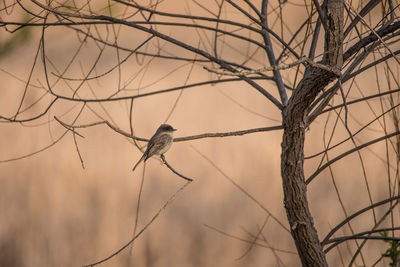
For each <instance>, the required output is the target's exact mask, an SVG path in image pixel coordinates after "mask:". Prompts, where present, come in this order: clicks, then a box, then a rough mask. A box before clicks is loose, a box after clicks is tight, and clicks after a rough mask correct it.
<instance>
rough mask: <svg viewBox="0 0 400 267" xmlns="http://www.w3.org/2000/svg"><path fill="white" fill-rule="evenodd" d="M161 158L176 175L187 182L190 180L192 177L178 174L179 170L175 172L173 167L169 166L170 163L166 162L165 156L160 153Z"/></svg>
mask: <svg viewBox="0 0 400 267" xmlns="http://www.w3.org/2000/svg"><path fill="white" fill-rule="evenodd" d="M161 160H162V161H163V162H164V164H165V165H167V167H168V169H170V170H171V171H172V172H173V173H175V174H176V175H178V176H179V177H181V178H183V179H185V180H186V181H188V182H192V181H193V179H191V178H189V177H186V176H184V175H182V174H180V173H179V172H177V171H176V170H175V169H174V168H172V167H171V165H169V164H168V162H167V161H166V160H165V156H164V155H161Z"/></svg>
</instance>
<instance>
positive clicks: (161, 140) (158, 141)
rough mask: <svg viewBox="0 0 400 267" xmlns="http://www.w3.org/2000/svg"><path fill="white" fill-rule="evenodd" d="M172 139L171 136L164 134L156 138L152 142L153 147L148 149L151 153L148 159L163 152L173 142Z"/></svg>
mask: <svg viewBox="0 0 400 267" xmlns="http://www.w3.org/2000/svg"><path fill="white" fill-rule="evenodd" d="M152 139H153V138H152ZM171 139H172V138H171V136H170V135H169V134H162V135H159V136H157V137H156V138H154V140H152V141H153V142H151V145H150V146H149V148H148V151H149V153H148V155H147V158H146V159H148V158H150V157H151V156H153V155H154V154H157V152H159V151H160V150H162V148H164V147H165V146H166V145H168V143H170V142H171V141H172V140H171ZM149 143H150V142H149Z"/></svg>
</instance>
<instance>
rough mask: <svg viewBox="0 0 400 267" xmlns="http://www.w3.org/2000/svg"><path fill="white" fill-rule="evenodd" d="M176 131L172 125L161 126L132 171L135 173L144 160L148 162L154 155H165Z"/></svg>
mask: <svg viewBox="0 0 400 267" xmlns="http://www.w3.org/2000/svg"><path fill="white" fill-rule="evenodd" d="M174 131H176V129H174V128H172V126H171V125H169V124H161V125H160V127H158V129H157V131H156V133H155V134H154V135H153V136H152V137H151V139H150V141H149V143H148V144H147V148H146V151H145V152H144V153H143V156H142V157H141V158H140V159H139V161H138V162H137V163H136V164H135V166H134V167H133V169H132V171H134V170H135V169H136V167H137V166H138V165H139V163H140V162H142V161H143V160H144V161H145V162H146V160H147V159H148V158H150V157H152V156H153V155H163V154H164V153H165V152H167V151H168V149H169V148H170V147H171V145H172V142H173V140H174Z"/></svg>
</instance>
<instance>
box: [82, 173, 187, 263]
mask: <svg viewBox="0 0 400 267" xmlns="http://www.w3.org/2000/svg"><path fill="white" fill-rule="evenodd" d="M190 182H191V181H188V182H187V183H185V184H184V185H183V186H181V188H179V189H178V191H176V192H175V193H174V194H173V195H172V196H171V197H170V198H169V199H168V200H167V202H165V204H164V205H163V206H162V207H161V208H160V209H159V210H158V212H157V213H156V214H155V215H154V216H153V218H151V220H150V221H149V222H148V223H147V224H146V225H145V226H144V227H143V228H142V229H141V230H140V231H139V232H138V233H137V234H136V235H135V236H134V237H133V238H132V239H131V240H129V241H128V242H127V243H126V244H125V245H123V246H122V247H121V248H120V249H118V250H117V251H115V252H114V253H112V254H111V255H110V256H108V257H106V258H104V259H102V260H99V261H97V262H94V263H90V264H88V265H84V266H83V267H90V266H95V265H98V264H100V263H103V262H106V261H108V260H109V259H111V258H112V257H114V256H116V255H118V254H119V253H120V252H121V251H123V250H124V249H126V248H127V247H128V246H129V245H131V244H132V243H133V242H134V241H135V240H136V239H137V238H138V237H139V236H140V235H141V234H142V233H143V232H144V231H145V230H146V229H147V228H148V227H149V226H150V225H151V224H152V223H153V222H154V220H155V219H157V217H158V216H159V215H160V213H161V212H162V211H163V210H165V208H166V207H167V206H168V205H169V204H171V203H172V201H173V200H174V199H175V198H176V196H177V195H178V194H179V193H180V192H181V191H182V190H183V189H184V188H185V187H186V186H188V185H189V184H190Z"/></svg>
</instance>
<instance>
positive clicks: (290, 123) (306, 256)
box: [281, 0, 344, 267]
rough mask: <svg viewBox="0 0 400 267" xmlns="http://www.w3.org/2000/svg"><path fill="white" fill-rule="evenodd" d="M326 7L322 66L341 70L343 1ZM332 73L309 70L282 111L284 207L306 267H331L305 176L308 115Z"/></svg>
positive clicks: (329, 0)
mask: <svg viewBox="0 0 400 267" xmlns="http://www.w3.org/2000/svg"><path fill="white" fill-rule="evenodd" d="M324 6H325V19H326V24H325V25H326V27H327V28H326V29H325V48H324V49H325V55H324V58H323V60H322V63H323V64H325V65H328V66H330V67H334V68H337V69H339V70H340V69H341V67H342V64H343V59H342V55H343V48H342V43H343V7H344V3H343V1H342V0H327V1H326V3H325V4H324ZM335 78H336V76H335V74H334V73H333V72H329V71H326V70H322V69H319V68H312V67H308V68H307V70H306V72H305V74H304V77H303V79H302V80H301V81H300V83H299V84H298V86H297V87H296V89H295V90H294V92H293V94H292V97H291V98H290V99H289V102H288V105H287V106H286V108H285V109H284V110H283V112H282V117H283V126H284V133H283V139H282V154H281V174H282V183H283V191H284V204H285V208H286V213H287V217H288V221H289V224H290V228H291V234H292V236H293V239H294V241H295V244H296V248H297V251H298V253H299V257H300V259H301V262H302V264H303V266H318V267H322V266H328V264H327V261H326V257H325V253H324V252H323V250H322V246H321V244H320V241H319V238H318V234H317V230H316V229H315V227H314V222H313V218H312V216H311V213H310V209H309V207H308V201H307V188H306V184H305V177H304V169H303V165H304V140H305V130H306V128H307V126H308V122H307V115H308V111H309V107H310V104H311V103H312V102H313V101H314V100H315V98H316V96H317V95H318V94H319V93H320V92H321V91H322V90H323V89H324V88H325V87H326V86H327V85H328V84H329V83H330V82H332V81H333V80H334V79H335Z"/></svg>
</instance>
